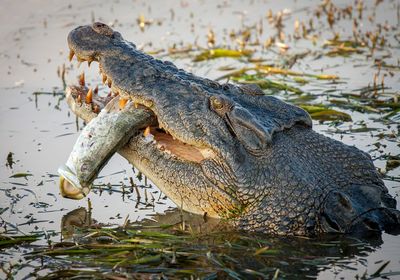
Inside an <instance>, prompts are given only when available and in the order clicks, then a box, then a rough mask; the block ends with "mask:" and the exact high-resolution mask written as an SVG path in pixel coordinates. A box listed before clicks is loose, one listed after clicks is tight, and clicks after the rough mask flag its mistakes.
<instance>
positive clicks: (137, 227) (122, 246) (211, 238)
mask: <svg viewBox="0 0 400 280" xmlns="http://www.w3.org/2000/svg"><path fill="white" fill-rule="evenodd" d="M76 214H77V212H76V211H72V212H71V214H68V215H67V216H65V218H64V219H63V223H64V231H63V234H64V236H66V237H65V238H66V239H64V240H63V241H61V242H54V243H51V246H40V247H37V248H35V249H34V250H31V251H30V252H28V253H26V254H25V258H26V259H27V260H29V261H30V262H32V261H34V260H39V259H40V260H44V262H43V261H42V265H41V267H40V269H38V270H36V273H40V271H41V270H47V271H49V270H50V271H52V272H51V273H49V274H47V276H45V277H44V278H42V279H56V278H57V277H91V279H92V278H96V279H110V278H111V279H126V277H127V274H126V273H128V274H129V275H132V276H135V277H139V276H140V277H146V276H147V277H148V276H150V275H163V276H164V277H165V276H167V277H168V278H171V279H180V278H182V277H189V278H190V277H200V278H202V279H203V278H204V279H214V278H225V277H230V278H233V279H243V278H248V277H255V278H256V279H257V278H259V277H261V278H270V279H274V277H275V278H276V279H278V275H279V277H283V278H285V279H298V277H299V275H303V276H304V277H311V276H315V275H316V274H317V272H318V270H316V269H315V268H316V267H323V266H326V265H328V264H332V263H334V264H335V266H336V267H337V269H339V270H340V269H345V268H346V267H348V265H349V261H348V260H346V258H343V252H349V253H351V254H354V253H356V254H358V253H360V254H362V253H365V252H368V251H371V250H373V246H371V245H370V244H369V242H368V241H362V240H360V239H356V238H352V237H346V236H325V237H321V238H319V239H304V238H294V237H291V238H278V237H268V238H266V236H262V235H251V236H249V235H246V234H244V233H239V232H234V231H231V230H230V229H229V227H226V226H224V225H223V223H214V222H213V221H204V220H203V217H202V216H196V215H193V214H189V213H186V212H180V211H172V212H168V213H167V214H166V215H159V216H158V217H155V219H157V220H158V222H154V221H144V222H143V223H136V224H131V223H125V224H124V225H123V226H116V227H102V228H98V227H97V226H96V225H95V224H94V223H93V224H92V226H89V225H90V224H91V223H90V222H88V221H84V220H81V223H80V224H79V223H76V221H77V220H76V218H75V217H74V215H76ZM69 215H71V216H69ZM89 216H90V215H86V217H89ZM73 220H74V221H75V222H73V226H71V225H72V224H71V223H70V221H73ZM164 221H170V222H172V223H171V224H165V223H163V222H164ZM68 236H70V237H68ZM327 252H329V254H328V256H326V255H325V254H326V253H327ZM57 260H58V261H57ZM59 260H63V262H60V261H59ZM249 260H251V261H249ZM74 263H75V264H79V265H78V266H77V265H75V266H73V267H71V265H72V264H74ZM99 267H100V268H101V269H100V270H99V269H98V268H99ZM293 267H296V268H300V267H303V268H307V269H303V270H292V269H291V268H293ZM385 267H386V266H382V267H381V268H380V269H378V270H377V271H376V272H375V273H374V274H373V275H378V274H380V273H384V269H385ZM301 271H302V272H301ZM299 273H300V274H299ZM392 273H393V272H392Z"/></svg>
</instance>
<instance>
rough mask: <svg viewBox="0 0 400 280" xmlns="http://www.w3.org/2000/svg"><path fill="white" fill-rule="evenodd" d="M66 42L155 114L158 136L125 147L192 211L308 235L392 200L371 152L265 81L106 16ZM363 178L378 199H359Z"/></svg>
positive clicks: (346, 224)
mask: <svg viewBox="0 0 400 280" xmlns="http://www.w3.org/2000/svg"><path fill="white" fill-rule="evenodd" d="M68 44H69V47H70V51H71V53H70V58H72V57H73V56H74V55H76V56H77V59H78V61H88V62H89V63H91V62H92V61H96V62H98V63H99V68H100V72H101V75H102V79H103V82H104V83H106V84H108V86H109V87H111V89H112V91H113V92H114V93H117V94H119V95H120V96H121V97H123V98H129V99H131V100H132V101H133V102H135V103H136V104H137V106H144V107H146V108H147V109H149V110H151V111H152V112H153V113H154V115H155V117H156V118H157V125H155V126H152V127H151V128H150V133H151V135H152V139H153V140H154V141H148V137H143V135H137V136H135V137H133V138H132V139H131V141H130V143H129V146H128V147H125V149H124V152H123V153H124V156H125V157H127V158H129V160H130V161H131V163H132V164H134V165H135V166H136V167H137V168H138V169H139V170H141V171H142V172H143V173H144V174H145V175H147V176H148V177H149V178H150V179H151V180H152V181H153V182H154V183H155V184H156V185H157V186H158V187H159V188H160V189H161V190H162V191H163V192H164V193H165V194H166V195H167V196H168V197H169V198H171V199H172V200H173V201H174V202H175V203H176V204H177V205H178V206H180V207H182V208H183V209H184V210H187V211H189V212H194V213H199V214H205V213H206V214H207V215H209V216H212V217H227V218H232V220H234V221H235V223H237V224H238V225H240V226H241V228H244V229H251V230H261V231H265V232H272V233H278V234H279V233H294V234H308V233H310V232H311V233H312V232H318V231H331V230H333V231H341V232H343V231H347V230H349V229H350V228H351V227H352V226H353V222H352V221H353V220H355V219H356V218H357V217H359V216H360V215H361V214H362V213H364V212H368V209H371V208H373V207H375V206H376V205H378V204H379V203H381V202H382V200H385V201H389V202H387V203H388V204H390V205H391V206H393V200H392V199H391V198H390V197H388V195H387V190H386V188H385V187H384V185H383V183H382V181H381V180H380V179H379V175H378V174H377V172H376V171H375V169H374V166H373V164H372V163H371V160H370V158H369V156H367V155H366V154H364V153H363V152H361V151H359V150H357V149H355V148H353V147H349V146H346V145H344V144H342V143H340V142H337V141H334V140H332V139H329V138H326V137H324V136H321V135H319V134H317V133H315V132H314V131H313V130H312V129H311V126H312V121H311V119H310V117H309V115H308V114H307V113H306V112H305V111H304V110H302V109H300V108H298V107H296V106H292V105H289V104H287V103H285V102H283V101H280V100H279V99H277V98H275V97H271V96H266V95H265V94H264V92H263V91H262V90H261V89H260V88H259V87H258V86H257V85H242V86H238V85H233V84H219V83H216V82H214V81H211V80H209V79H204V78H200V77H197V76H195V75H193V74H190V73H188V72H185V71H184V70H182V69H178V68H177V67H176V66H175V65H173V64H172V63H171V62H167V61H160V60H156V59H154V58H153V57H151V56H149V55H146V54H144V53H142V52H140V51H139V50H137V49H136V47H135V45H134V44H132V43H129V42H127V41H125V40H124V39H123V38H122V36H121V35H120V33H118V32H116V31H114V30H112V29H111V28H110V27H109V26H107V25H105V24H102V23H94V24H93V25H91V26H89V25H87V26H80V27H78V28H76V29H74V30H73V31H71V32H70V34H69V36H68ZM147 131H148V130H147ZM365 185H366V186H368V188H367V190H368V195H371V196H374V195H375V196H376V197H379V199H378V200H377V201H376V203H375V204H376V205H375V204H373V205H367V204H368V203H367V202H368V201H365V203H364V201H362V200H363V199H360V201H361V202H360V201H359V200H358V198H357V195H356V197H355V198H354V197H352V195H354V194H355V193H356V192H357V191H359V192H362V191H363V190H364V189H363V186H365ZM370 186H372V187H370ZM359 188H361V189H359ZM347 189H351V192H348V191H347ZM332 193H334V194H335V195H333V194H332ZM336 194H337V195H336ZM327 197H328V198H329V199H328V201H331V200H332V201H338V204H340V205H342V204H343V205H344V206H343V210H342V211H343V212H349V211H350V212H351V213H352V214H348V215H347V216H349V217H347V218H346V219H344V221H342V220H341V218H342V215H340V214H337V213H326V212H329V211H332V210H331V209H330V208H329V207H330V206H329V207H328V205H326V201H327ZM332 201H331V202H332ZM332 203H333V202H332ZM385 203H386V202H385ZM337 209H339V208H337ZM333 214H335V215H336V216H335V215H333ZM378 216H379V215H378ZM370 224H372V223H370Z"/></svg>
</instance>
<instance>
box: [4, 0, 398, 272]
mask: <svg viewBox="0 0 400 280" xmlns="http://www.w3.org/2000/svg"><path fill="white" fill-rule="evenodd" d="M362 3H363V5H364V9H363V18H362V19H358V17H357V15H358V13H357V11H356V6H355V5H353V6H354V10H353V13H354V18H355V19H357V22H358V24H359V28H361V29H362V30H363V32H364V33H366V31H371V32H372V33H373V32H374V31H375V30H377V28H378V27H377V26H378V23H381V25H382V26H383V27H382V29H381V33H380V34H381V35H382V36H385V38H386V39H387V42H388V44H386V45H385V46H384V47H382V48H380V50H377V51H375V52H374V53H372V54H371V53H370V51H369V50H368V49H365V48H364V49H363V50H364V53H362V54H351V55H349V56H348V57H345V56H336V57H326V56H325V55H323V56H322V57H321V58H317V57H318V52H320V53H321V54H324V53H326V52H327V51H328V50H330V49H329V48H325V49H324V48H322V45H323V42H324V40H327V39H331V38H332V37H333V36H334V33H338V34H340V35H341V36H342V37H341V39H345V37H346V35H351V32H352V22H353V19H352V20H350V19H347V20H338V19H336V21H337V22H338V23H337V24H336V25H334V27H333V30H332V29H330V28H329V25H328V23H327V21H326V16H321V17H320V19H318V18H317V17H316V15H315V10H316V7H317V4H320V3H315V2H314V1H279V2H275V1H230V2H228V1H213V2H207V1H193V2H190V1H169V2H168V4H165V3H164V2H163V1H153V2H146V1H86V2H85V3H82V1H75V0H71V1H59V2H57V1H50V0H42V1H40V0H30V1H9V0H3V1H2V2H1V5H0V15H1V24H0V34H1V39H2V43H1V45H0V62H1V63H0V71H1V72H0V74H1V82H0V99H1V100H2V102H1V103H0V131H1V134H0V143H1V149H0V213H1V215H0V226H1V229H0V233H1V232H7V233H9V234H11V233H15V234H19V235H21V234H29V233H34V232H38V233H46V235H47V236H48V238H49V239H50V240H52V242H58V241H60V239H61V236H60V229H61V221H62V217H63V216H64V215H66V214H67V213H69V212H70V211H73V210H74V209H78V208H80V207H87V205H88V201H87V200H82V201H72V200H67V199H63V198H62V197H61V196H60V194H59V190H58V175H57V173H56V170H57V168H58V166H59V165H61V164H62V163H64V162H65V160H66V159H67V158H68V155H69V153H70V150H71V148H72V146H73V144H74V142H75V140H76V138H77V136H78V133H79V129H81V128H82V125H83V123H82V122H81V121H78V122H77V121H76V118H75V116H73V115H72V114H71V113H69V109H68V108H67V106H66V102H65V100H63V95H62V94H60V93H62V90H63V81H62V79H61V78H60V77H59V76H58V75H57V69H62V67H63V64H64V65H65V67H66V76H65V77H66V82H67V84H68V83H76V77H77V76H78V75H79V74H80V73H81V72H82V71H85V73H86V77H87V82H88V83H89V85H90V84H92V85H96V84H101V83H100V80H99V79H98V78H99V77H98V74H97V71H98V69H97V66H92V68H91V69H88V68H87V65H86V64H85V65H82V66H81V67H80V68H79V69H77V66H76V61H75V62H73V63H70V62H68V59H67V56H68V48H67V44H66V36H67V34H68V32H69V31H70V30H71V29H72V28H74V27H75V26H77V25H83V24H89V23H91V22H92V21H93V20H96V21H102V22H105V23H107V24H110V25H113V27H114V29H117V30H118V31H120V32H121V33H122V34H123V36H124V37H125V38H126V39H127V40H129V41H133V42H135V44H136V45H137V46H138V47H139V48H143V49H144V50H145V51H147V52H155V53H157V56H158V57H159V58H163V59H168V60H172V61H174V63H176V64H177V65H178V67H181V68H184V69H186V70H189V71H192V72H194V73H196V74H198V75H201V76H206V77H209V78H212V79H215V78H218V77H220V76H222V75H224V74H226V71H221V70H218V69H219V67H221V66H231V67H234V68H239V67H243V66H245V65H248V61H246V60H244V61H240V60H239V61H238V60H234V59H230V58H222V59H218V60H210V61H206V62H198V63H194V62H192V59H191V58H192V57H191V56H190V55H189V54H188V53H187V52H181V53H180V54H178V55H177V54H174V55H172V54H171V53H168V52H167V51H166V50H168V48H173V47H174V48H175V49H180V50H182V49H185V48H186V47H187V46H188V45H189V44H191V45H193V46H195V45H196V44H198V45H199V46H203V47H206V46H207V44H208V43H210V40H207V34H209V33H210V30H212V32H213V33H214V34H215V42H216V45H217V46H222V45H224V44H226V45H228V46H237V45H238V44H240V42H239V41H240V40H242V39H243V38H244V37H243V34H239V33H240V31H243V30H247V29H248V28H250V30H251V34H252V35H251V39H250V41H251V42H253V43H254V42H255V41H256V39H257V38H256V37H258V39H259V41H260V42H261V45H263V44H265V43H266V42H267V40H268V38H269V37H270V36H273V35H275V34H276V32H277V30H276V28H275V27H274V25H273V24H269V23H268V19H267V15H268V11H269V10H270V9H271V11H272V13H273V15H276V14H277V12H278V11H283V14H284V16H283V25H284V27H283V29H282V30H283V33H284V34H285V38H284V39H285V41H284V42H285V43H286V44H287V45H288V46H290V48H289V49H288V51H287V53H286V55H283V54H279V52H280V49H279V47H276V46H273V47H272V48H270V49H262V48H261V47H260V46H248V47H249V48H254V49H256V50H257V52H256V54H254V57H255V58H260V57H262V58H264V59H266V62H265V63H269V64H270V63H283V62H282V61H283V60H284V59H287V58H288V57H289V56H288V54H296V53H297V54H300V53H304V52H306V51H308V50H311V51H312V52H313V53H312V55H307V56H306V57H305V58H299V59H298V60H297V61H296V63H295V64H294V66H293V68H292V70H295V71H300V72H307V73H311V74H322V73H324V74H333V75H339V76H340V78H341V79H340V80H339V82H336V83H332V82H331V81H321V80H315V79H308V80H309V81H310V82H309V83H307V84H304V85H301V84H296V83H293V81H292V80H291V79H290V78H288V77H282V76H279V78H280V79H283V80H285V81H286V82H287V83H290V84H291V85H294V86H296V87H298V88H301V89H302V90H304V91H306V92H310V93H311V94H312V96H313V97H315V99H314V100H313V101H312V102H314V103H318V104H320V103H323V104H331V103H332V99H339V100H343V98H342V94H346V93H352V94H354V93H359V92H357V91H355V90H357V89H360V88H364V87H367V86H368V85H370V86H373V84H374V75H377V78H376V80H377V81H378V82H377V83H378V84H380V83H381V81H382V78H383V79H384V83H385V86H386V87H388V89H386V92H382V91H381V90H379V92H378V94H379V95H380V96H381V97H382V99H388V98H393V97H394V98H397V97H398V96H399V90H400V86H399V85H400V83H399V67H398V66H399V57H400V56H399V45H400V44H399V38H400V33H399V30H400V29H399V28H398V27H399V3H398V1H385V2H383V3H380V4H379V5H378V6H377V7H376V8H375V6H374V3H375V2H374V1H363V2H362ZM335 4H336V5H337V6H338V7H340V8H344V7H346V5H350V4H348V3H346V1H335ZM140 15H143V16H144V18H145V20H146V21H145V22H147V23H145V26H144V30H143V31H142V30H141V29H140V27H139V26H138V21H137V20H138V19H139V17H140ZM368 17H370V18H371V21H370V20H369V19H368ZM296 19H299V21H300V22H302V21H304V22H305V23H306V24H307V26H309V19H313V25H314V28H315V29H316V30H317V31H316V32H312V31H309V33H310V36H311V35H314V36H315V42H316V44H315V45H313V44H312V41H313V39H312V38H309V39H307V40H304V39H300V40H297V41H295V40H293V39H292V40H290V38H289V37H288V34H293V30H294V26H295V21H296ZM385 24H387V25H390V26H392V27H393V28H392V29H391V28H389V31H385V28H384V27H385ZM252 26H255V28H252V29H251V27H252ZM261 27H262V28H261ZM261 29H262V32H261V31H260V30H261ZM257 30H258V31H257ZM230 33H235V34H237V36H236V38H233V37H232V36H230ZM255 34H258V35H255ZM317 35H318V36H317ZM232 38H233V39H232ZM389 44H390V46H389ZM160 50H164V51H161V52H159V51H160ZM377 60H382V61H384V62H386V63H387V64H390V65H392V66H396V65H397V68H396V67H382V68H381V69H380V70H379V69H378V67H376V66H374V65H375V62H376V61H377ZM60 71H61V70H60ZM273 78H274V76H271V79H273ZM100 89H101V90H102V88H100ZM34 93H36V94H34ZM278 96H279V97H280V98H283V99H285V100H291V99H294V98H296V96H295V95H293V94H288V93H283V92H280V93H279V94H278ZM395 96H397V97H395ZM344 100H345V101H346V102H348V103H351V102H357V100H353V99H351V98H350V99H344ZM353 108H354V107H353ZM395 108H399V107H395ZM337 109H338V110H339V111H343V112H347V113H349V114H351V116H352V118H353V122H345V123H342V124H339V125H337V126H335V125H332V123H329V122H328V123H319V122H317V121H315V122H314V129H315V130H317V131H319V132H320V133H323V134H326V135H328V136H330V137H333V138H335V139H340V140H341V141H343V142H345V143H347V144H350V145H355V146H357V147H358V148H360V149H362V150H364V151H367V152H369V153H370V154H371V156H372V157H373V158H374V159H375V160H374V163H375V165H376V166H377V167H378V168H380V169H381V170H383V171H385V169H386V161H387V157H385V155H388V154H391V155H392V156H398V155H399V140H398V128H399V125H398V120H399V115H398V113H397V116H396V115H395V116H394V117H392V119H391V120H392V121H390V119H389V120H385V119H384V118H383V117H384V116H385V113H388V112H381V113H379V112H375V113H374V112H364V113H362V112H357V111H353V110H352V108H350V109H349V108H345V107H344V106H341V107H339V108H337ZM396 120H397V123H396ZM365 127H367V128H369V129H365ZM360 128H361V129H360ZM371 128H373V129H371ZM349 129H353V132H350V133H346V132H348V131H349ZM357 129H359V130H357ZM338 131H339V132H338ZM340 131H342V132H340ZM377 143H379V144H377ZM10 152H11V153H12V162H14V163H13V164H12V168H11V167H10V166H8V165H6V163H7V160H6V159H7V156H8V155H9V153H10ZM24 173H25V175H26V177H24V176H22V177H21V176H19V177H18V176H17V178H11V176H12V175H15V174H19V175H21V174H24ZM137 175H138V172H137V171H134V169H133V168H132V166H131V165H130V164H129V163H127V162H126V161H125V160H124V159H123V158H122V157H120V156H119V155H115V156H114V157H113V158H112V160H111V161H110V162H109V164H108V165H107V166H106V167H105V168H104V170H103V171H102V172H101V174H100V178H99V179H98V180H97V181H96V183H97V184H98V185H106V186H104V187H103V189H105V190H104V191H102V192H100V191H94V192H93V193H92V194H91V195H90V196H89V197H90V201H91V205H92V208H93V209H92V217H93V218H94V219H96V220H97V222H99V223H103V224H107V225H121V224H123V223H124V220H125V218H126V217H127V216H128V214H129V219H130V220H131V221H135V220H142V219H143V218H145V217H149V215H152V214H154V213H162V212H164V211H166V210H167V209H172V208H174V207H175V205H174V204H173V203H172V202H171V201H169V200H168V199H166V198H164V197H163V195H160V192H159V190H158V189H157V188H156V187H155V186H154V185H153V184H152V183H151V182H150V181H148V182H147V184H146V183H145V180H141V181H140V180H139V179H138V178H137ZM399 176H400V170H399V168H398V167H397V168H395V169H393V170H389V171H388V172H387V173H386V180H385V183H386V186H387V187H388V188H389V191H390V193H391V194H392V195H393V196H394V197H395V198H396V200H397V201H398V203H400V199H399ZM130 177H132V178H133V179H134V180H135V182H136V183H137V184H139V185H146V187H142V188H139V191H140V192H141V197H142V198H143V197H144V192H145V191H146V192H148V193H150V192H151V193H152V195H153V196H154V198H155V199H156V200H155V203H154V205H153V204H149V203H146V202H144V201H142V200H143V199H142V200H141V201H138V199H137V196H136V193H135V192H133V193H129V194H127V195H123V194H122V193H121V192H116V191H113V192H110V191H108V187H107V185H111V188H113V189H114V190H119V189H120V188H121V185H122V184H124V185H127V186H128V185H130V181H129V178H130ZM139 177H140V176H139ZM149 196H150V195H149ZM399 241H400V239H399V237H397V236H392V235H388V234H385V233H384V234H382V241H381V242H375V243H374V244H373V245H370V247H369V248H370V249H368V250H360V251H356V252H351V253H348V252H339V253H337V252H334V253H332V257H333V256H334V257H338V258H339V259H340V260H345V262H346V265H345V266H343V265H338V264H337V263H335V262H334V261H332V262H330V263H328V264H326V265H324V266H322V267H319V266H316V265H315V266H314V267H313V265H311V267H313V269H311V270H312V273H311V272H310V275H312V276H313V277H317V278H319V279H340V278H341V277H345V278H346V279H347V278H354V277H355V276H356V275H359V276H361V275H363V274H364V272H365V271H367V272H368V274H369V275H371V274H372V273H373V272H375V271H376V270H377V269H378V268H379V267H380V266H381V265H382V264H383V263H385V262H386V261H389V260H390V263H389V264H388V265H387V266H386V268H385V269H384V272H389V271H399V270H400V255H399V253H398V252H400V242H399ZM47 242H48V241H47V240H46V238H44V237H42V238H41V239H40V240H39V241H36V242H35V243H33V245H34V246H44V245H46V244H47ZM296 242H298V241H296ZM296 242H295V243H294V245H292V246H293V247H296V246H298V245H296V244H297V243H296ZM307 246H308V245H307ZM310 246H311V245H310ZM310 248H311V247H310ZM306 249H307V247H305V249H304V250H306ZM26 250H31V248H30V247H29V246H27V247H9V248H7V249H2V250H1V251H0V262H1V266H2V267H3V268H4V269H5V270H7V269H8V268H9V267H10V265H13V264H18V263H19V262H20V260H22V262H23V263H26V262H30V263H31V264H32V265H33V266H34V267H38V263H37V260H30V261H27V260H26V259H25V258H24V256H23V254H24V253H25V252H26ZM319 253H320V254H323V255H324V254H325V255H327V256H329V254H330V252H329V251H323V250H321V251H320V252H319ZM32 269H33V268H32V267H25V268H24V269H19V270H18V269H14V270H13V271H14V272H15V273H16V276H15V278H17V279H20V278H23V277H24V276H25V275H27V274H28V273H29V272H31V271H32ZM281 269H283V270H285V268H282V267H281ZM293 269H294V272H296V271H297V270H296V269H298V271H297V272H298V273H299V274H302V275H304V271H301V267H300V268H299V267H296V266H294V268H293ZM16 270H18V271H16ZM45 272H46V271H45ZM45 272H42V274H43V273H45ZM4 277H5V274H4V271H3V272H1V271H0V278H4ZM388 277H389V278H391V279H396V277H399V276H388Z"/></svg>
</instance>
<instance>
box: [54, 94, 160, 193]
mask: <svg viewBox="0 0 400 280" xmlns="http://www.w3.org/2000/svg"><path fill="white" fill-rule="evenodd" d="M73 90H75V91H77V90H83V87H82V88H79V87H75V88H72V89H71V88H69V89H67V98H73V97H71V94H69V96H68V92H69V93H70V92H71V91H73ZM78 96H79V95H78ZM79 100H81V98H78V101H76V100H73V101H72V102H75V105H76V106H84V105H87V104H84V105H82V104H79ZM121 104H123V105H122V106H121ZM122 107H123V108H122ZM90 113H92V112H91V111H90ZM154 120H155V118H154V114H153V113H152V112H151V111H150V110H148V109H145V108H140V107H139V108H136V106H135V104H134V103H133V102H132V101H130V100H128V101H126V100H123V101H122V102H121V99H120V97H119V96H116V97H114V98H113V99H112V100H111V101H109V102H108V103H107V105H106V106H105V107H104V108H103V109H102V110H101V111H100V113H99V114H98V115H97V116H96V117H95V118H93V119H92V120H91V121H90V122H89V123H88V124H87V125H86V126H85V127H84V128H83V130H82V131H81V133H80V135H79V137H78V139H77V140H76V142H75V144H74V146H73V149H72V151H71V153H70V155H69V157H68V160H67V161H66V163H65V164H63V165H61V166H60V167H59V168H58V173H59V174H60V192H61V195H62V196H63V197H65V198H70V199H82V198H84V197H86V196H87V195H88V193H89V192H90V189H91V186H92V183H93V181H94V180H95V179H96V178H97V176H98V174H99V173H100V171H101V169H102V168H103V167H104V166H105V164H106V163H107V162H108V160H109V159H110V158H111V157H112V156H113V155H114V153H116V152H117V150H118V149H119V148H121V147H122V146H123V145H125V144H127V143H128V141H129V139H130V138H131V137H132V136H134V135H137V134H138V133H139V132H140V130H143V129H144V128H146V127H147V126H149V125H151V124H152V123H153V122H154Z"/></svg>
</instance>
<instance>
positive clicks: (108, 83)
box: [107, 79, 112, 88]
mask: <svg viewBox="0 0 400 280" xmlns="http://www.w3.org/2000/svg"><path fill="white" fill-rule="evenodd" d="M107 85H108V87H109V88H111V86H112V81H111V79H107Z"/></svg>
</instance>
